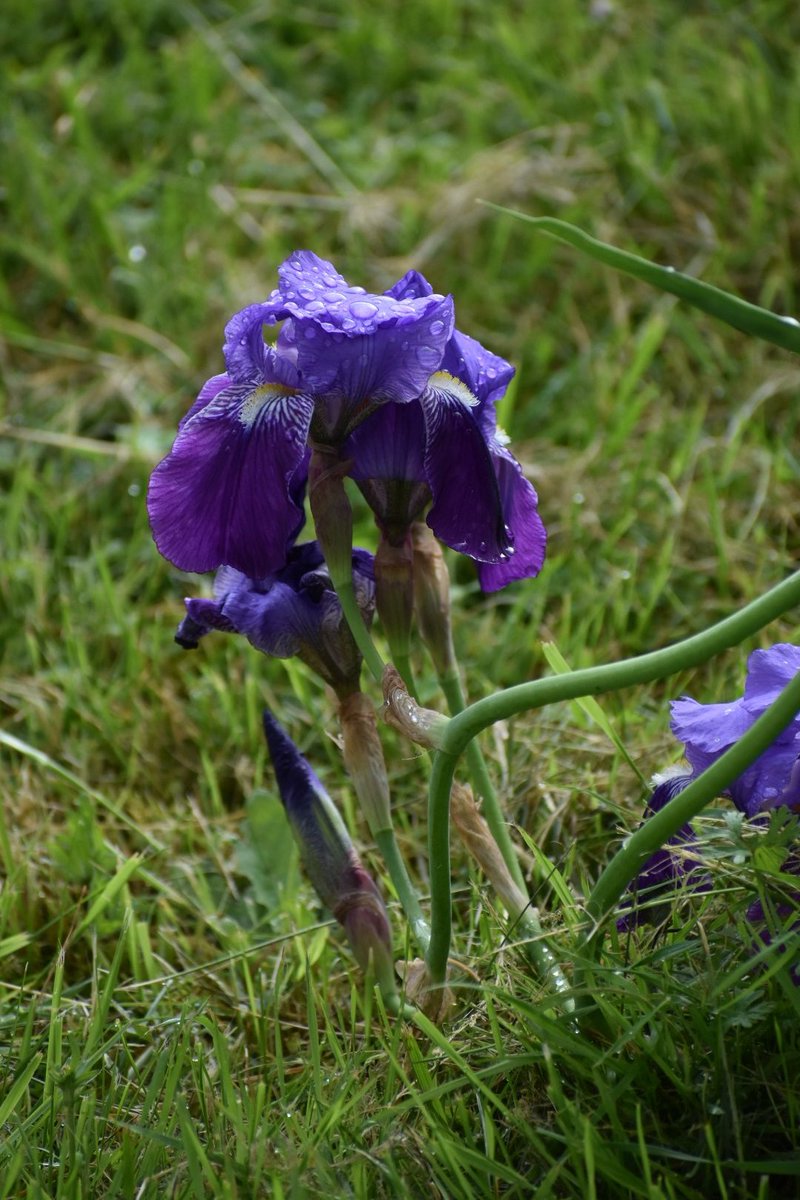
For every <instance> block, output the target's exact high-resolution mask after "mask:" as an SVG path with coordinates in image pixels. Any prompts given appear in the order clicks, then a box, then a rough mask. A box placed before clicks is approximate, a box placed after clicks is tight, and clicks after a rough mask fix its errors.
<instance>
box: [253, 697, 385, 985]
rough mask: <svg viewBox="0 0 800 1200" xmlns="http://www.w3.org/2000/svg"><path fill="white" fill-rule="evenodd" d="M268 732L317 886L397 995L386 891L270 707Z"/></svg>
mask: <svg viewBox="0 0 800 1200" xmlns="http://www.w3.org/2000/svg"><path fill="white" fill-rule="evenodd" d="M264 732H265V734H266V738H267V745H268V746H269V752H270V755H271V757H272V764H273V767H274V768H275V778H276V780H277V783H278V791H279V792H280V797H281V800H282V801H283V807H284V809H285V810H286V815H287V817H288V818H289V823H290V825H291V827H292V832H293V833H294V836H295V839H296V841H297V844H298V846H299V848H300V857H301V859H302V861H303V865H304V867H305V869H306V871H307V873H308V877H309V879H310V880H311V883H312V884H313V886H314V890H315V891H316V893H317V895H318V896H319V898H320V899H321V900H322V902H323V903H324V904H325V905H326V906H327V907H328V908H329V909H330V910H331V912H332V913H333V915H334V916H335V917H336V920H337V921H338V922H339V924H340V925H341V926H342V928H343V929H344V931H345V933H346V934H347V938H348V941H349V942H350V945H351V947H352V950H353V954H354V955H355V957H356V960H357V962H358V963H359V965H360V966H361V967H362V968H363V969H364V970H366V968H367V967H368V965H369V962H370V960H372V964H373V970H374V971H375V976H376V978H377V980H378V982H379V984H380V986H381V990H382V991H383V992H384V994H385V995H392V994H394V992H395V980H394V966H393V961H392V936H391V930H390V927H389V918H388V915H387V912H386V906H385V905H384V903H383V900H382V898H381V894H380V892H379V891H378V888H377V886H376V884H375V882H374V881H373V879H372V878H371V876H370V875H369V873H368V872H367V871H366V870H365V868H364V867H363V865H362V864H361V861H360V859H359V857H358V855H357V854H356V851H355V849H354V847H353V844H352V842H351V841H350V837H349V835H348V833H347V830H346V828H345V826H344V822H343V821H342V818H341V817H340V816H339V813H338V812H337V810H336V807H335V805H334V803H333V801H332V800H331V798H330V796H329V795H328V793H327V792H326V791H325V789H324V788H323V786H322V784H321V783H320V781H319V779H318V778H317V776H316V774H315V772H314V771H313V770H312V768H311V766H310V764H309V763H308V761H307V760H306V758H305V757H304V756H303V755H302V754H301V753H300V751H299V750H298V749H297V747H296V746H295V744H294V742H293V741H292V740H291V738H290V737H289V735H288V734H287V733H286V732H285V731H284V730H283V729H282V727H281V726H280V725H279V724H278V722H277V721H276V720H275V718H274V717H273V716H272V714H271V713H270V712H269V710H267V709H265V710H264Z"/></svg>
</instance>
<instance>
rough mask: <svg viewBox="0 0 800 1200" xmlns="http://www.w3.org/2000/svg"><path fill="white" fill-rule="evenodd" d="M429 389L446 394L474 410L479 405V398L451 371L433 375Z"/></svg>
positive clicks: (429, 382)
mask: <svg viewBox="0 0 800 1200" xmlns="http://www.w3.org/2000/svg"><path fill="white" fill-rule="evenodd" d="M428 387H429V388H431V389H432V390H433V391H435V392H446V393H447V395H448V396H452V397H453V399H454V400H460V401H461V403H462V404H463V405H464V406H465V407H466V408H474V407H475V405H476V404H478V403H479V401H478V397H477V396H475V395H474V394H473V393H472V392H471V391H470V390H469V388H468V387H467V385H466V384H465V383H462V382H461V380H460V379H456V377H455V375H451V374H450V372H449V371H437V372H436V373H435V374H434V375H431V377H430V379H429V380H428Z"/></svg>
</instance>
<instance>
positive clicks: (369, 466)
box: [344, 271, 547, 591]
mask: <svg viewBox="0 0 800 1200" xmlns="http://www.w3.org/2000/svg"><path fill="white" fill-rule="evenodd" d="M431 293H432V288H431V285H430V284H429V283H428V281H427V280H426V279H425V278H424V276H422V275H420V274H419V273H418V272H417V271H409V272H408V273H407V274H406V275H404V276H403V278H402V279H400V280H398V281H397V283H395V284H394V285H393V286H392V287H391V288H390V289H389V292H388V293H387V294H388V295H390V296H393V297H394V298H395V299H397V300H407V299H419V298H423V297H428V296H430V295H431ZM513 375H514V368H513V367H512V366H511V364H510V363H508V362H506V361H505V359H502V358H500V357H499V356H498V355H496V354H492V353H491V352H490V351H489V350H486V349H485V348H484V347H483V346H482V345H481V344H480V342H478V341H476V340H475V339H474V338H471V337H469V336H467V335H466V334H464V333H461V332H460V331H459V330H457V329H456V330H454V331H453V333H452V335H451V337H450V338H449V340H448V342H447V345H446V347H445V351H444V356H443V358H442V361H441V367H440V369H439V371H438V372H436V373H434V374H433V375H432V377H431V378H430V379H429V381H428V386H427V388H426V389H425V391H424V392H423V393H422V394H421V396H420V399H419V401H418V405H419V407H420V408H421V409H422V415H423V420H424V428H423V427H421V425H420V422H419V418H418V417H415V419H414V421H413V422H412V421H411V418H410V417H409V419H408V420H407V421H406V422H405V423H404V426H403V428H402V436H400V437H397V436H396V434H395V429H394V428H392V423H391V415H390V414H391V406H389V407H388V408H384V409H381V410H380V411H379V412H378V413H376V414H375V415H374V416H372V417H371V418H369V420H368V421H367V422H366V423H365V424H364V425H363V426H361V427H360V428H359V429H358V430H357V431H356V432H355V433H354V434H353V436H352V437H351V438H350V439H349V440H348V442H347V443H346V445H345V450H344V453H345V454H346V455H347V457H349V458H351V459H352V460H353V466H352V467H351V474H352V475H353V477H354V478H355V479H356V480H357V481H358V483H359V486H360V488H361V490H362V492H363V493H364V495H365V497H366V499H367V502H368V503H369V504H370V506H371V507H372V508H373V510H374V511H375V513H376V516H377V517H378V523H379V524H380V525H381V527H382V528H384V529H386V527H387V525H390V526H391V528H392V534H391V535H390V536H393V538H394V540H395V541H399V540H400V534H399V532H398V531H399V530H400V529H401V528H406V529H407V528H408V526H409V525H410V524H411V522H412V521H413V520H414V519H415V518H416V516H417V515H418V514H419V513H420V511H421V509H422V507H423V501H424V496H425V493H424V491H423V490H422V487H421V482H420V480H421V478H422V479H424V482H425V485H426V486H427V489H428V491H429V493H430V498H431V499H432V500H433V506H432V508H431V511H430V513H429V514H428V524H429V525H430V526H431V528H432V529H433V530H434V532H435V533H436V535H437V537H439V538H441V540H442V541H443V542H445V543H446V544H447V545H449V546H451V547H453V548H454V549H456V550H460V551H461V552H462V553H465V554H468V555H470V557H472V558H474V559H475V560H476V561H477V562H478V576H479V580H480V584H481V587H482V588H483V590H484V591H495V590H497V589H498V588H501V587H504V586H505V585H506V584H507V583H510V582H511V581H512V580H515V579H524V578H528V577H530V576H532V575H536V574H538V572H539V571H540V570H541V567H542V564H543V562H544V555H545V547H546V541H547V535H546V532H545V528H544V525H543V524H542V521H541V518H540V517H539V513H538V508H537V505H538V499H537V496H536V491H535V490H534V488H533V486H532V484H531V483H529V481H528V480H527V479H526V478H525V477H524V475H523V473H522V468H521V467H520V465H519V463H518V462H517V461H516V459H515V458H514V457H513V455H512V454H511V453H510V452H509V451H508V450H507V449H506V445H505V440H507V439H505V440H504V437H503V435H502V434H501V433H500V432H499V431H498V430H497V420H496V413H495V405H496V403H497V401H498V400H499V399H500V397H501V396H502V395H503V393H504V392H505V390H506V388H507V387H508V384H509V382H510V381H511V379H512V377H513ZM409 407H411V408H416V407H417V405H416V404H412V405H410V406H409ZM420 434H422V435H423V436H424V452H423V464H422V465H423V470H422V473H420V466H419V454H420V448H419V441H418V440H416V439H419V437H420ZM389 447H391V448H390V449H389ZM403 455H405V459H403ZM404 503H405V505H406V510H405V512H403V504H404ZM388 511H391V515H392V521H391V522H389V521H387V515H386V514H387V512H388Z"/></svg>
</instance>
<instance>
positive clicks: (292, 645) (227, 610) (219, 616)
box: [186, 581, 336, 658]
mask: <svg viewBox="0 0 800 1200" xmlns="http://www.w3.org/2000/svg"><path fill="white" fill-rule="evenodd" d="M248 583H249V581H248ZM328 596H329V597H330V598H331V602H332V603H333V604H336V596H335V593H333V592H329V593H328ZM212 606H213V610H212ZM186 611H187V612H188V613H189V616H190V617H192V618H193V619H194V620H197V621H202V620H205V621H207V622H208V624H210V625H212V627H213V628H215V629H223V630H227V631H228V632H233V633H241V634H243V635H244V637H246V638H247V640H248V641H249V642H250V643H251V645H253V646H255V648H256V650H260V651H261V653H262V654H269V655H272V656H273V657H274V658H291V657H292V656H293V655H295V654H298V653H299V651H300V649H301V646H302V644H303V642H305V641H311V642H315V641H317V640H318V639H319V635H320V634H319V631H320V623H321V620H322V617H323V612H322V610H321V609H320V608H319V606H318V605H317V604H315V603H314V601H313V600H312V599H311V598H310V597H308V596H307V595H305V594H304V593H300V592H296V591H295V590H294V588H292V587H290V586H289V585H288V584H285V583H272V585H271V586H270V588H269V590H268V591H255V590H253V588H251V587H249V586H247V587H240V588H237V589H235V590H234V591H230V592H228V593H226V594H225V595H224V596H223V597H222V598H221V599H219V600H187V602H186ZM214 611H215V612H216V617H214V615H213V613H214Z"/></svg>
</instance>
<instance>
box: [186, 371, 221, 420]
mask: <svg viewBox="0 0 800 1200" xmlns="http://www.w3.org/2000/svg"><path fill="white" fill-rule="evenodd" d="M231 382H232V381H231V377H230V375H228V374H223V375H212V376H211V378H210V379H207V380H206V382H205V383H204V384H203V386H202V387H201V389H200V391H199V392H198V394H197V399H196V400H195V402H194V404H193V405H192V407H191V408H190V409H189V411H188V412H187V413H186V415H185V416H184V417H181V419H180V421H179V422H178V429H183V427H184V425H185V424H186V422H187V421H191V419H192V417H196V416H197V414H198V413H199V412H200V411H201V410H202V409H204V408H205V407H206V405H207V404H210V403H211V401H212V400H213V399H214V397H215V396H218V395H219V393H220V392H223V391H224V390H225V388H226V387H230V384H231Z"/></svg>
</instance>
